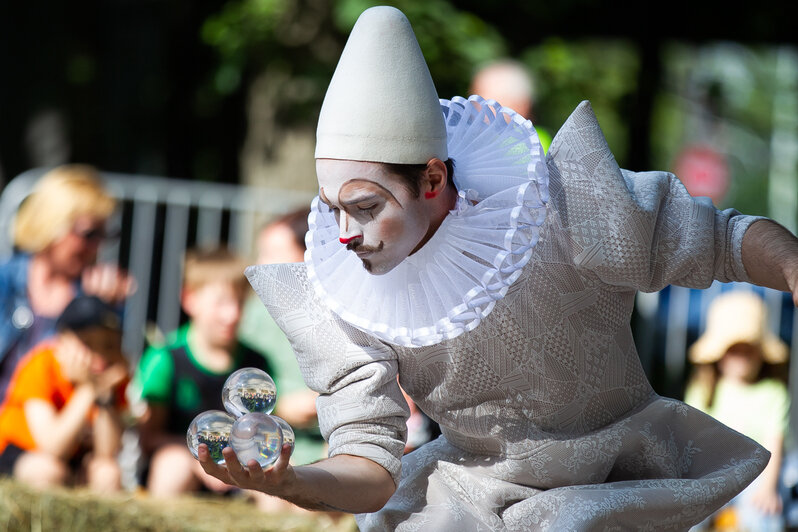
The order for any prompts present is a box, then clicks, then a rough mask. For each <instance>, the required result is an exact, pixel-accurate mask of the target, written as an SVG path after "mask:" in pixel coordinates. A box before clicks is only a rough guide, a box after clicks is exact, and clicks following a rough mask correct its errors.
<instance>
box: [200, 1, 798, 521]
mask: <svg viewBox="0 0 798 532" xmlns="http://www.w3.org/2000/svg"><path fill="white" fill-rule="evenodd" d="M316 159H317V166H316V169H317V173H318V180H319V195H318V198H316V199H315V200H314V202H313V205H312V212H311V214H310V217H309V222H310V224H309V225H310V230H309V232H308V234H307V237H306V241H307V244H308V249H307V252H306V254H305V262H304V263H300V264H283V265H270V266H254V267H251V268H249V269H248V270H247V275H248V277H249V279H250V282H251V283H252V285H253V286H254V288H255V290H256V291H257V292H258V294H259V296H260V298H261V299H262V301H263V302H264V304H265V305H266V307H267V308H268V310H269V312H270V313H271V314H272V316H273V317H274V319H275V321H276V322H277V323H278V324H279V325H280V327H281V328H282V329H283V330H284V332H285V333H286V335H287V336H288V338H289V339H290V341H291V344H292V347H293V349H294V351H295V353H296V356H297V358H298V360H299V365H300V368H301V370H302V372H303V376H304V379H305V380H306V382H307V384H308V385H309V386H310V387H311V388H313V389H314V390H316V391H317V392H318V393H319V394H320V396H319V398H318V401H317V407H318V414H319V420H320V425H321V430H322V433H323V434H324V436H325V438H326V439H327V440H328V442H329V456H330V457H329V458H327V459H324V460H322V461H319V462H316V463H314V464H310V465H299V466H291V465H289V461H288V459H289V453H288V448H287V447H286V448H284V449H283V452H282V454H281V457H280V459H279V460H278V461H277V462H276V464H275V465H273V466H272V467H271V468H267V469H261V468H260V467H258V465H257V463H255V462H253V461H250V462H249V463H248V464H247V465H246V466H241V465H240V464H239V462H238V460H237V459H236V456H235V453H234V452H233V450H232V449H229V448H228V449H225V450H224V456H225V459H226V464H225V465H221V466H219V465H216V464H215V463H213V462H211V460H210V459H209V457H208V453H207V449H205V448H202V447H201V452H200V456H199V458H200V461H201V462H202V465H203V467H204V468H205V470H206V471H207V472H209V473H210V474H212V475H214V476H216V477H218V478H220V479H222V480H224V481H225V482H228V483H231V484H235V485H238V486H241V487H242V488H247V489H256V490H260V491H263V492H266V493H269V494H272V495H277V496H279V497H282V498H285V499H287V500H289V501H291V502H293V503H295V504H298V505H300V506H304V507H306V508H311V509H318V510H341V511H346V512H351V513H355V514H359V515H357V516H356V519H357V521H358V525H359V526H360V529H361V530H435V531H440V530H457V531H458V532H466V531H473V530H490V531H494V530H541V529H551V530H587V529H606V528H612V529H657V530H668V529H672V530H684V529H686V528H688V527H690V526H691V525H693V524H696V523H699V522H700V521H702V520H703V519H704V518H705V517H706V516H708V515H709V514H711V513H712V512H713V511H714V510H716V509H718V508H719V507H720V506H721V505H723V504H724V503H725V502H726V501H728V500H729V499H731V498H732V497H733V496H734V495H735V494H736V493H738V492H740V491H741V490H742V489H743V488H744V487H745V486H746V485H747V484H748V483H750V482H751V481H752V480H753V479H754V478H755V477H756V476H757V475H758V474H759V473H760V472H761V471H762V469H763V468H764V467H765V465H766V464H767V462H768V453H767V451H765V450H764V449H763V448H762V447H760V446H759V445H757V444H756V443H754V442H753V441H752V440H750V439H748V438H747V437H745V436H742V435H740V434H738V433H737V432H734V431H733V430H731V429H729V428H728V427H726V426H725V425H722V424H720V423H719V422H717V421H715V420H713V419H712V418H711V417H709V416H707V415H706V414H703V413H701V412H700V411H698V410H696V409H693V408H691V407H688V406H687V405H685V404H684V403H681V402H679V401H675V400H672V399H667V398H664V397H660V396H658V395H657V394H656V393H655V392H654V391H653V390H652V388H651V386H650V385H649V383H648V381H647V379H646V377H645V375H644V373H643V370H642V368H641V365H640V362H639V359H638V356H637V352H636V351H635V347H634V344H633V341H632V333H631V328H630V325H629V321H630V316H631V313H632V305H633V302H634V299H635V292H636V291H637V290H646V291H653V290H659V289H660V288H662V287H664V286H665V285H667V284H669V283H678V284H683V285H686V286H692V287H705V286H708V285H709V284H710V283H711V282H712V280H713V279H719V280H721V281H749V282H754V283H758V284H763V285H767V286H771V287H773V288H777V289H781V290H791V291H792V292H793V295H794V297H795V299H796V301H798V239H796V238H795V237H794V236H793V235H791V234H790V233H789V232H788V231H786V230H785V229H783V228H782V227H781V226H779V225H777V224H775V223H774V222H771V221H769V220H763V219H761V218H754V217H749V216H742V215H740V214H739V213H738V212H736V211H734V210H726V211H717V210H715V209H714V208H713V207H712V205H711V203H710V202H708V201H703V200H700V199H694V198H692V197H690V196H689V195H688V194H687V192H686V191H685V189H684V187H683V186H682V185H681V184H680V182H679V181H678V180H677V179H676V178H675V177H674V176H673V175H671V174H667V173H663V172H645V173H634V172H628V171H624V170H621V169H619V168H618V166H617V164H616V163H615V160H614V158H613V156H612V154H611V153H610V151H609V148H608V146H607V143H606V141H605V140H604V137H603V136H602V134H601V130H600V129H599V126H598V123H597V122H596V119H595V116H594V115H593V113H592V110H591V108H590V105H589V104H588V103H582V104H581V105H579V107H577V109H576V110H575V111H574V113H573V114H572V115H571V117H570V118H569V119H568V120H567V121H566V123H565V124H564V125H563V127H562V129H561V130H560V131H559V132H558V133H557V135H556V137H555V138H554V140H553V142H552V145H551V148H550V150H549V152H548V155H546V156H544V155H543V150H542V149H541V147H540V143H539V142H538V139H537V136H536V134H535V130H534V129H533V127H532V125H531V124H530V122H528V121H527V120H525V119H523V118H521V117H519V116H518V115H517V114H516V113H515V112H513V111H512V110H510V109H507V108H503V107H501V106H500V105H499V104H497V103H496V102H494V101H485V100H483V99H482V98H480V97H478V96H472V97H471V98H469V99H468V100H465V99H462V98H453V99H452V100H438V96H437V94H436V91H435V87H434V85H433V82H432V79H431V76H430V74H429V71H428V69H427V66H426V64H425V62H424V59H423V56H422V53H421V50H420V48H419V46H418V43H417V42H416V39H415V35H414V34H413V31H412V29H411V27H410V24H409V22H408V21H407V19H406V18H405V16H404V15H403V14H402V13H401V12H399V11H397V10H396V9H394V8H389V7H377V8H372V9H369V10H367V11H365V12H364V13H363V14H362V15H361V17H360V19H359V20H358V22H357V23H356V25H355V27H354V29H353V30H352V34H351V35H350V37H349V40H348V42H347V45H346V47H345V49H344V51H343V54H342V56H341V59H340V61H339V63H338V66H337V68H336V71H335V74H334V76H333V78H332V81H331V83H330V87H329V89H328V91H327V94H326V96H325V100H324V104H323V106H322V110H321V116H320V118H319V124H318V130H317V146H316ZM397 375H398V383H397ZM399 385H401V387H402V388H403V389H404V390H406V391H407V393H408V394H409V395H410V397H411V398H412V399H413V401H415V402H416V404H417V405H418V406H419V407H420V408H421V409H422V410H423V411H424V412H425V413H426V414H428V415H429V416H430V417H431V418H432V419H434V420H435V421H437V422H438V423H439V424H440V427H441V431H442V436H441V437H440V438H438V439H437V440H435V441H433V442H430V443H428V444H426V445H424V446H422V447H421V448H419V449H418V450H416V451H414V452H412V453H410V454H408V455H406V456H404V457H403V456H402V450H403V448H404V440H405V436H406V426H405V419H406V418H407V416H408V408H407V406H406V403H405V401H404V399H403V397H402V393H401V390H400V387H399Z"/></svg>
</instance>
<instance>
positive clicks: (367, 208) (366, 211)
mask: <svg viewBox="0 0 798 532" xmlns="http://www.w3.org/2000/svg"><path fill="white" fill-rule="evenodd" d="M374 207H376V205H368V206H365V207H361V206H358V208H357V210H358V212H359V213H361V214H371V212H372V211H373V210H374Z"/></svg>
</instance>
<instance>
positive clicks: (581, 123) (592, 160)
mask: <svg viewBox="0 0 798 532" xmlns="http://www.w3.org/2000/svg"><path fill="white" fill-rule="evenodd" d="M546 163H547V166H548V167H549V170H550V171H552V170H554V171H555V172H557V173H559V174H561V175H565V174H570V173H572V172H573V170H574V169H575V168H579V172H578V173H579V174H581V176H582V177H587V178H588V179H590V180H595V179H619V180H621V181H622V180H623V175H622V173H621V169H620V168H619V167H618V163H617V162H616V161H615V157H614V156H613V155H612V152H611V151H610V147H609V145H608V144H607V140H606V139H605V138H604V133H603V132H602V131H601V127H600V126H599V123H598V119H597V118H596V115H595V113H594V112H593V107H592V106H591V105H590V102H589V101H587V100H585V101H583V102H582V103H580V104H579V105H578V106H577V107H576V109H575V110H574V112H573V113H571V116H569V117H568V119H567V120H566V121H565V123H564V124H563V125H562V127H561V128H560V130H559V131H558V132H557V134H556V135H555V136H554V140H552V142H551V147H550V148H549V151H548V154H547V155H546Z"/></svg>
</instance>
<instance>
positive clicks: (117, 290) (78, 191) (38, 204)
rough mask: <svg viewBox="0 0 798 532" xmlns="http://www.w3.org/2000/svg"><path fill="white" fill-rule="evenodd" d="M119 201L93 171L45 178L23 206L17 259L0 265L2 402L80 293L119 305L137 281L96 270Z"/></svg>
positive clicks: (76, 168)
mask: <svg viewBox="0 0 798 532" xmlns="http://www.w3.org/2000/svg"><path fill="white" fill-rule="evenodd" d="M114 207H115V202H114V200H113V198H111V197H110V196H109V195H108V194H107V192H106V191H105V189H104V188H103V185H102V182H101V180H100V177H99V175H98V173H97V171H96V170H95V169H94V168H93V167H91V166H85V165H65V166H60V167H57V168H55V169H53V170H50V171H49V172H48V173H46V174H45V175H44V176H43V177H42V178H41V179H40V180H39V182H38V183H37V184H36V186H35V188H34V190H33V192H32V193H31V195H30V196H29V197H28V198H27V199H26V200H25V201H24V202H23V204H22V205H21V206H20V208H19V211H18V212H17V216H16V219H15V223H14V230H13V235H12V236H13V240H14V247H15V253H14V255H13V256H12V257H11V258H10V259H9V260H8V261H6V262H5V263H3V264H0V400H2V399H4V398H5V394H6V390H7V388H8V385H9V381H10V379H11V376H12V375H13V373H14V368H15V367H16V365H17V363H18V362H19V360H20V359H21V358H22V357H23V356H24V355H25V353H27V352H28V351H29V350H30V349H31V348H32V347H33V346H34V345H35V344H36V343H38V342H39V341H40V340H42V339H44V338H47V337H49V336H51V335H52V334H53V333H54V331H55V321H56V319H57V318H58V316H59V315H60V314H61V313H62V312H63V310H64V309H65V308H66V306H67V304H69V302H70V301H72V299H73V298H74V297H75V296H76V295H78V294H86V295H96V296H98V297H100V298H101V299H103V300H105V301H106V302H108V303H112V304H119V303H121V302H122V301H123V300H124V298H125V297H126V296H127V295H128V294H129V293H130V292H131V291H132V290H133V288H134V282H133V280H132V278H131V277H129V276H128V275H127V274H126V273H125V272H123V271H121V270H120V269H119V268H117V267H116V266H113V265H110V264H95V263H96V260H97V251H98V248H99V246H100V243H101V242H102V241H103V239H104V238H105V237H106V232H105V224H106V221H107V220H108V217H109V216H110V215H111V213H112V212H113V210H114Z"/></svg>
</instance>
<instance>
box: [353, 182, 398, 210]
mask: <svg viewBox="0 0 798 532" xmlns="http://www.w3.org/2000/svg"><path fill="white" fill-rule="evenodd" d="M350 183H369V184H371V185H375V186H377V187H379V188H380V189H382V191H383V192H385V194H386V195H388V197H389V199H390V200H391V201H393V202H394V203H396V204H397V205H399V207H400V208H402V209H404V207H403V206H402V204H401V203H399V200H398V199H396V196H394V195H393V192H391V191H390V190H388V189H387V188H385V187H384V186H382V185H381V184H379V183H377V182H376V181H371V180H369V179H350V180H349V181H347V182H346V183H344V184H343V185H342V186H341V189H343V188H344V187H346V186H347V185H349V184H350ZM374 196H375V194H367V195H365V196H358V197H355V198H353V199H350V200H347V201H342V200H341V191H340V190H339V191H338V201H339V202H340V203H341V205H353V204H355V203H359V202H361V201H364V200H367V199H371V198H372V197H374Z"/></svg>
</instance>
